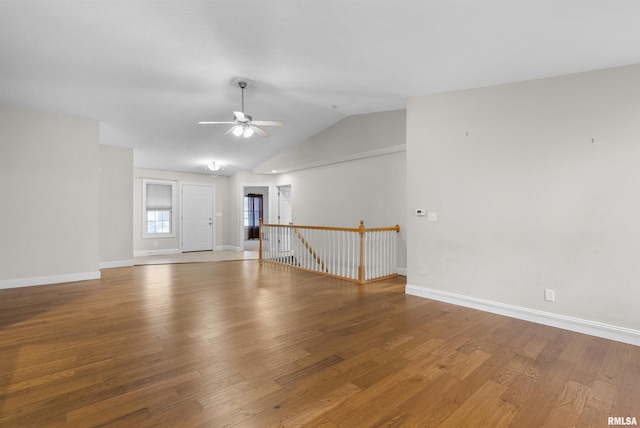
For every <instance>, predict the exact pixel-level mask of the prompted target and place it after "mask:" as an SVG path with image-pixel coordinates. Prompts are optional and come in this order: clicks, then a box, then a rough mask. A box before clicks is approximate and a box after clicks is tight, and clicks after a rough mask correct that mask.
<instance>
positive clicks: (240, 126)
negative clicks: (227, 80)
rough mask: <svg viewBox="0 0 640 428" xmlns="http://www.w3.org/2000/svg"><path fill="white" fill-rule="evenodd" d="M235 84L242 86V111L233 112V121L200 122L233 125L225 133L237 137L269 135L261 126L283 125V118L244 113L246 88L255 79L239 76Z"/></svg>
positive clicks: (234, 81)
mask: <svg viewBox="0 0 640 428" xmlns="http://www.w3.org/2000/svg"><path fill="white" fill-rule="evenodd" d="M231 84H232V85H233V86H237V87H239V88H240V91H241V94H242V95H241V96H242V111H234V112H233V122H198V124H200V125H221V124H223V125H233V126H232V127H231V128H229V130H228V131H227V132H225V133H224V134H223V136H224V135H227V134H233V135H235V136H236V137H244V138H249V137H251V136H252V135H253V134H258V135H260V136H261V137H268V136H270V135H271V134H269V133H268V132H267V131H265V130H264V129H262V128H259V127H258V125H260V126H283V125H284V122H283V121H281V120H253V118H252V117H251V116H249V115H248V114H244V90H245V89H246V88H248V87H250V86H252V85H253V81H251V80H249V79H245V78H241V77H238V78H236V79H233V80H232V81H231Z"/></svg>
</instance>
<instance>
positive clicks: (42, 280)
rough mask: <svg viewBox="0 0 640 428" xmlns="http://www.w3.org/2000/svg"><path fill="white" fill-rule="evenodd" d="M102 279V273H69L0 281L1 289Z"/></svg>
mask: <svg viewBox="0 0 640 428" xmlns="http://www.w3.org/2000/svg"><path fill="white" fill-rule="evenodd" d="M90 279H100V271H97V272H80V273H68V274H63V275H49V276H36V277H31V278H15V279H4V280H1V281H0V289H5V288H19V287H31V286H34V285H45V284H60V283H62V282H76V281H87V280H90Z"/></svg>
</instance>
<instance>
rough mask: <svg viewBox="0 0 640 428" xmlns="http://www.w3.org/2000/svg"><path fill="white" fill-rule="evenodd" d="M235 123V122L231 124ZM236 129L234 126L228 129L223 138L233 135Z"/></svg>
mask: <svg viewBox="0 0 640 428" xmlns="http://www.w3.org/2000/svg"><path fill="white" fill-rule="evenodd" d="M231 123H233V122H231ZM234 129H236V127H235V126H232V127H231V128H229V129H227V132H225V133H224V134H222V136H223V137H226V136H227V135H229V134H231V133H232V132H233V130H234Z"/></svg>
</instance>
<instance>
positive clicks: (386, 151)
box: [251, 144, 407, 174]
mask: <svg viewBox="0 0 640 428" xmlns="http://www.w3.org/2000/svg"><path fill="white" fill-rule="evenodd" d="M406 151H407V145H406V144H398V145H395V146H389V147H383V148H381V149H375V150H369V151H367V152H360V153H352V154H348V155H344V156H339V157H337V158H331V159H322V160H318V161H313V162H308V163H303V164H300V165H294V166H290V167H277V168H276V169H277V170H278V172H277V173H274V172H272V171H266V170H259V169H252V170H251V173H252V174H286V173H288V172H292V171H299V170H302V169H308V168H316V167H319V166H325V165H333V164H336V163H342V162H350V161H355V160H359V159H366V158H372V157H375V156H384V155H390V154H392V153H399V152H406Z"/></svg>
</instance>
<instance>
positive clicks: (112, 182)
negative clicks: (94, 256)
mask: <svg viewBox="0 0 640 428" xmlns="http://www.w3.org/2000/svg"><path fill="white" fill-rule="evenodd" d="M132 170H133V150H132V149H128V148H122V147H113V146H106V145H101V146H100V267H101V268H108V267H119V266H130V265H132V264H133V241H132V239H131V236H132V235H133V217H132V215H131V212H132V210H133V175H132V174H131V171H132Z"/></svg>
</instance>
